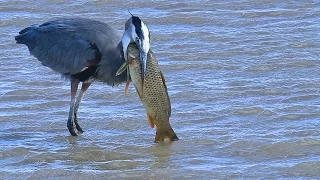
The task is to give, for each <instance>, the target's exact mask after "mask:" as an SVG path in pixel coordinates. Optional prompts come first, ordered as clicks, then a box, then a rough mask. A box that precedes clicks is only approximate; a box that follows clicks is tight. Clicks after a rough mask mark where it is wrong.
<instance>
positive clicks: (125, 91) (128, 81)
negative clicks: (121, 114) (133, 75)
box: [124, 79, 131, 95]
mask: <svg viewBox="0 0 320 180" xmlns="http://www.w3.org/2000/svg"><path fill="white" fill-rule="evenodd" d="M130 82H131V80H130V79H128V80H127V82H126V87H125V88H124V95H126V94H127V92H128V88H129V85H130Z"/></svg>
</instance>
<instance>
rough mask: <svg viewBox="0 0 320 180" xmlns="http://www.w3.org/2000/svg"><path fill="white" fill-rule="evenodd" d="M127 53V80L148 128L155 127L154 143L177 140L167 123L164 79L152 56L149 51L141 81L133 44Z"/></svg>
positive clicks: (168, 107) (166, 99)
mask: <svg viewBox="0 0 320 180" xmlns="http://www.w3.org/2000/svg"><path fill="white" fill-rule="evenodd" d="M127 52H128V62H126V63H127V68H128V73H129V74H128V80H130V79H131V81H132V83H133V84H134V87H135V89H136V91H137V92H138V95H139V97H140V100H141V102H142V103H143V105H144V107H145V109H146V112H147V117H148V120H149V123H150V126H151V127H152V128H153V127H154V126H155V127H156V136H155V142H163V141H164V140H165V138H169V140H170V141H174V140H178V137H177V135H176V133H175V132H174V131H173V129H172V127H171V124H170V122H169V118H170V116H171V103H170V98H169V95H168V91H167V87H166V83H165V79H164V76H163V74H162V72H161V70H160V69H159V66H158V62H157V60H156V58H155V56H154V54H153V53H152V51H151V50H150V51H149V53H148V59H147V69H146V74H145V79H144V81H143V80H142V71H141V62H140V59H139V50H138V48H137V46H136V45H135V44H134V43H132V44H130V45H129V46H128V49H127ZM120 69H121V68H120ZM127 85H128V83H127ZM126 89H127V87H126Z"/></svg>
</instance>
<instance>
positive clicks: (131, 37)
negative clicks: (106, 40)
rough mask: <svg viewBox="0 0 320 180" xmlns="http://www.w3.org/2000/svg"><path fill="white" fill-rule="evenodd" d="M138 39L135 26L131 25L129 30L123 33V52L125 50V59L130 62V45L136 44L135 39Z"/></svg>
mask: <svg viewBox="0 0 320 180" xmlns="http://www.w3.org/2000/svg"><path fill="white" fill-rule="evenodd" d="M137 37H138V35H137V33H136V31H135V26H134V25H133V24H132V22H131V23H130V26H129V28H128V29H127V30H126V31H125V32H124V33H123V36H122V39H121V42H122V50H123V55H124V59H125V60H128V57H127V55H126V54H127V49H128V46H129V44H130V43H132V42H135V39H136V38H137Z"/></svg>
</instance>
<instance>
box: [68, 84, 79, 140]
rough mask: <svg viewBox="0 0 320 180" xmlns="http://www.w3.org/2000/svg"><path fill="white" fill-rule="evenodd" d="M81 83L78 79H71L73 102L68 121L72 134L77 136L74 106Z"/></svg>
mask: <svg viewBox="0 0 320 180" xmlns="http://www.w3.org/2000/svg"><path fill="white" fill-rule="evenodd" d="M78 85H79V80H78V79H71V102H70V110H69V118H68V122H67V127H68V129H69V132H70V134H71V135H72V136H77V135H78V134H77V133H76V131H75V128H76V127H75V122H74V106H75V97H76V94H77V90H78Z"/></svg>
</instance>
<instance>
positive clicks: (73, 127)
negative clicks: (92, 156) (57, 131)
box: [67, 118, 78, 136]
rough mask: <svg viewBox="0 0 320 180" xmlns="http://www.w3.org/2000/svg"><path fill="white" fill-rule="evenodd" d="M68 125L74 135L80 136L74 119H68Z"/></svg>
mask: <svg viewBox="0 0 320 180" xmlns="http://www.w3.org/2000/svg"><path fill="white" fill-rule="evenodd" d="M67 127H68V130H69V132H70V134H71V135H72V136H78V134H77V132H76V125H75V122H74V119H71V118H69V119H68V122H67Z"/></svg>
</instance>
